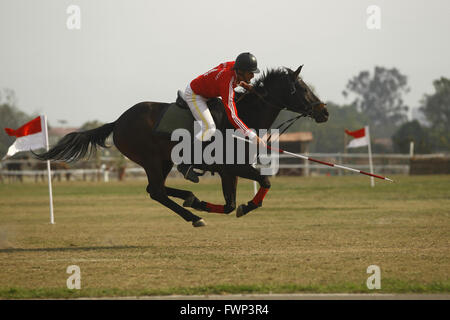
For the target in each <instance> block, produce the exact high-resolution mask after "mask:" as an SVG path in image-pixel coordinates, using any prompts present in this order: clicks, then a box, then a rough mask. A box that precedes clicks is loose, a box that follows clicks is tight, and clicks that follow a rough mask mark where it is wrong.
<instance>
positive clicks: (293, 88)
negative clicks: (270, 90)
mask: <svg viewBox="0 0 450 320" xmlns="http://www.w3.org/2000/svg"><path fill="white" fill-rule="evenodd" d="M302 67H303V65H301V66H300V67H298V68H297V70H295V71H293V70H291V69H289V68H286V70H287V72H288V79H287V83H288V85H287V88H285V91H286V92H285V94H284V96H285V97H286V98H285V103H286V108H287V109H288V110H290V111H293V112H296V113H300V114H306V115H308V116H309V117H311V118H313V119H314V120H316V122H325V121H327V120H328V116H329V114H328V110H327V108H326V104H325V103H323V102H322V101H320V99H319V98H317V96H316V95H315V94H314V93H313V92H312V90H311V89H310V88H309V87H308V85H307V84H306V83H305V82H304V81H303V80H302V79H301V78H300V77H299V75H300V71H301V70H302Z"/></svg>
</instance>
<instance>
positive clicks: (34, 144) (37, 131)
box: [3, 116, 46, 159]
mask: <svg viewBox="0 0 450 320" xmlns="http://www.w3.org/2000/svg"><path fill="white" fill-rule="evenodd" d="M45 129H46V128H45V122H44V116H39V117H37V118H35V119H33V120H31V121H30V122H27V123H25V124H24V125H23V126H21V127H20V128H19V129H17V130H13V129H10V128H5V131H6V133H7V134H8V135H10V136H13V137H17V139H16V141H14V143H13V144H12V145H11V146H10V147H9V149H8V152H7V153H6V156H5V157H4V158H3V159H5V158H6V157H11V156H12V155H14V154H16V153H17V152H21V151H30V150H33V149H39V148H45V146H46V140H45V131H44V130H45Z"/></svg>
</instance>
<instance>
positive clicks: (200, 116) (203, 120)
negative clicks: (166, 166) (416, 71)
mask: <svg viewBox="0 0 450 320" xmlns="http://www.w3.org/2000/svg"><path fill="white" fill-rule="evenodd" d="M184 95H185V99H186V103H187V104H188V106H189V109H190V110H191V112H192V115H193V116H194V118H195V120H196V121H197V122H198V123H199V124H200V127H201V130H200V132H198V133H196V136H195V139H197V140H200V141H209V140H210V139H211V137H212V136H213V135H214V132H215V131H216V126H215V124H214V120H213V118H212V116H211V112H210V111H209V109H208V105H207V103H206V101H207V99H206V98H204V97H202V96H199V95H197V94H195V93H194V92H193V91H192V89H191V86H190V85H188V86H187V88H186V91H185V93H184ZM177 169H178V171H180V172H181V173H182V174H183V176H184V177H185V178H186V179H188V180H190V181H192V182H195V183H197V182H198V181H199V179H198V175H197V174H196V173H195V171H194V170H193V169H194V166H193V165H192V164H183V163H182V164H179V165H178V166H177Z"/></svg>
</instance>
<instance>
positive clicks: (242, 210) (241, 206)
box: [236, 204, 245, 218]
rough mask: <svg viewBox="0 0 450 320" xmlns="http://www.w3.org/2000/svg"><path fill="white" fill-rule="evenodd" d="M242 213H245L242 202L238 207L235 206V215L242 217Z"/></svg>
mask: <svg viewBox="0 0 450 320" xmlns="http://www.w3.org/2000/svg"><path fill="white" fill-rule="evenodd" d="M243 215H245V212H244V205H243V204H241V205H240V206H239V207H238V208H237V210H236V217H238V218H239V217H242V216H243Z"/></svg>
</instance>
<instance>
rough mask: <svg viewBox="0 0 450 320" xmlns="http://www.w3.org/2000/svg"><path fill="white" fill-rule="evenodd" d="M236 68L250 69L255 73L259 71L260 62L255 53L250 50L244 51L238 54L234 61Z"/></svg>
mask: <svg viewBox="0 0 450 320" xmlns="http://www.w3.org/2000/svg"><path fill="white" fill-rule="evenodd" d="M234 69H238V70H241V71H244V72H245V71H249V72H253V73H259V69H258V62H257V61H256V58H255V56H254V55H252V54H251V53H250V52H244V53H241V54H240V55H238V56H237V58H236V61H235V62H234Z"/></svg>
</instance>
